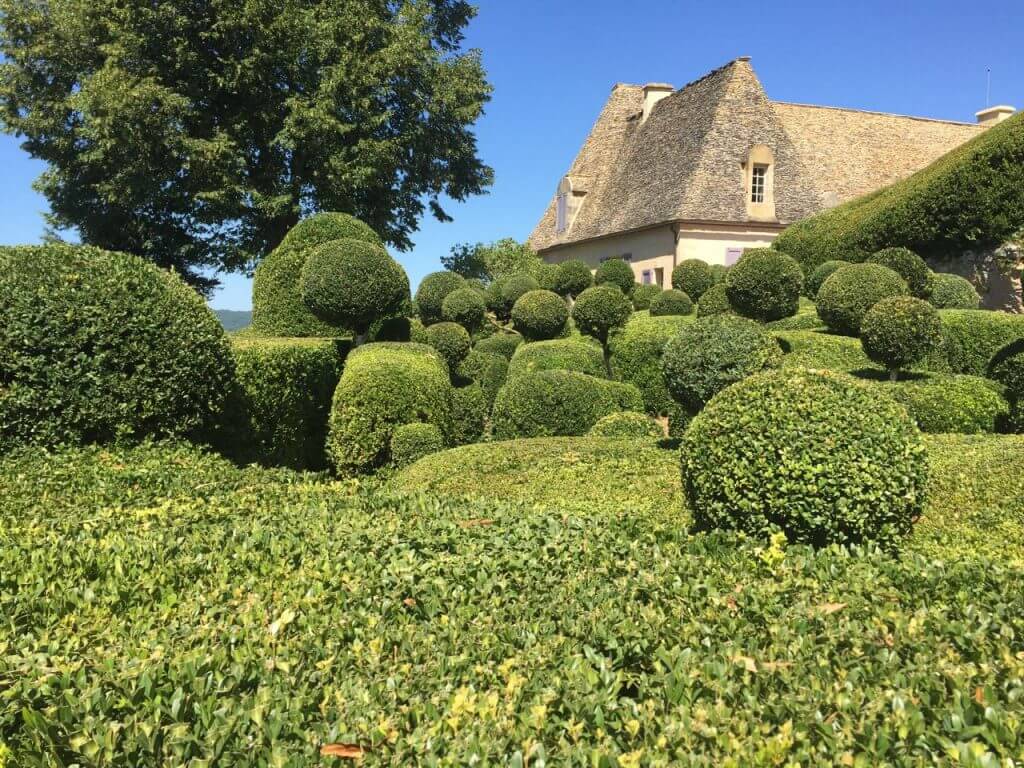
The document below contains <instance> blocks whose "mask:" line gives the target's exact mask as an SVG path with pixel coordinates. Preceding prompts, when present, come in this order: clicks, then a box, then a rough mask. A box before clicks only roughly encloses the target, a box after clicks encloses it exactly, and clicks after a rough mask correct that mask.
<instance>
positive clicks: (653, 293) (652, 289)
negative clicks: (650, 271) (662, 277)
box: [632, 285, 664, 311]
mask: <svg viewBox="0 0 1024 768" xmlns="http://www.w3.org/2000/svg"><path fill="white" fill-rule="evenodd" d="M662 293H664V291H662V290H661V286H658V285H638V286H636V287H635V288H634V289H633V297H632V298H633V309H635V310H637V311H640V310H644V309H650V308H651V302H652V301H654V299H656V298H658V296H660V295H661V294H662Z"/></svg>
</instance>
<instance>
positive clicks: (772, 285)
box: [725, 248, 804, 322]
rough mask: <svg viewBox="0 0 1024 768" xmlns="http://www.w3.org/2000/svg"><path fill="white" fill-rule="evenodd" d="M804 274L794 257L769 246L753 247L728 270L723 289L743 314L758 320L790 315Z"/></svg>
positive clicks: (795, 305)
mask: <svg viewBox="0 0 1024 768" xmlns="http://www.w3.org/2000/svg"><path fill="white" fill-rule="evenodd" d="M803 288H804V277H803V273H802V272H801V271H800V265H799V264H797V263H796V260H794V259H792V258H790V257H789V256H787V255H786V254H784V253H780V252H779V251H773V250H771V249H770V248H752V249H750V250H747V251H746V252H745V253H744V254H743V256H742V258H740V260H739V261H738V262H736V264H735V265H734V266H733V268H732V269H730V270H729V274H728V276H727V277H726V278H725V293H726V296H727V297H728V299H729V304H730V305H732V307H733V308H734V309H735V310H736V311H737V312H739V313H740V314H741V315H744V316H745V317H750V318H753V319H754V320H759V321H761V322H767V321H769V320H781V319H782V318H784V317H791V316H792V315H795V314H796V313H797V310H798V309H799V308H800V293H801V291H803Z"/></svg>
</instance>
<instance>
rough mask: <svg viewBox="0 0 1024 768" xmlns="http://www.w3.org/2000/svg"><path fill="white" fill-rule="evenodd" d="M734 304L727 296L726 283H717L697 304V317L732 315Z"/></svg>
mask: <svg viewBox="0 0 1024 768" xmlns="http://www.w3.org/2000/svg"><path fill="white" fill-rule="evenodd" d="M732 312H733V308H732V304H730V303H729V296H728V295H727V294H726V290H725V283H717V284H716V285H713V286H711V287H710V288H708V289H707V290H706V291H705V292H704V295H703V296H701V297H700V301H698V302H697V317H710V316H712V315H724V314H732Z"/></svg>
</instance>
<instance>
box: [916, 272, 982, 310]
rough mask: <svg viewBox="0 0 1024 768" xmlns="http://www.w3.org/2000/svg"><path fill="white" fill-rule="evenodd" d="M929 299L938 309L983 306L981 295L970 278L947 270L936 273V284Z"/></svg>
mask: <svg viewBox="0 0 1024 768" xmlns="http://www.w3.org/2000/svg"><path fill="white" fill-rule="evenodd" d="M928 301H930V302H931V303H932V306H934V307H936V308H937V309H977V308H978V307H979V306H981V296H979V295H978V292H977V291H976V290H974V285H973V284H972V283H971V281H970V280H968V279H967V278H965V277H960V275H951V274H948V273H946V272H936V273H935V285H934V287H933V288H932V295H931V296H929V297H928Z"/></svg>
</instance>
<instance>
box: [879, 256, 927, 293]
mask: <svg viewBox="0 0 1024 768" xmlns="http://www.w3.org/2000/svg"><path fill="white" fill-rule="evenodd" d="M868 263H870V264H881V265H882V266H883V267H888V268H889V269H891V270H892V271H893V272H895V273H896V274H897V275H899V276H900V277H902V278H903V280H904V281H905V282H906V284H907V288H908V289H909V290H910V295H911V296H915V297H917V298H919V299H927V298H928V297H929V296H931V295H932V291H933V290H934V288H935V275H934V274H933V273H932V271H931V270H930V269H928V265H927V264H925V263H924V259H922V258H921V257H920V256H918V255H917V254H916V253H914V252H913V251H912V250H910V249H909V248H883V249H882V250H880V251H877V252H875V253H873V254H871V256H869V257H868Z"/></svg>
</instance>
